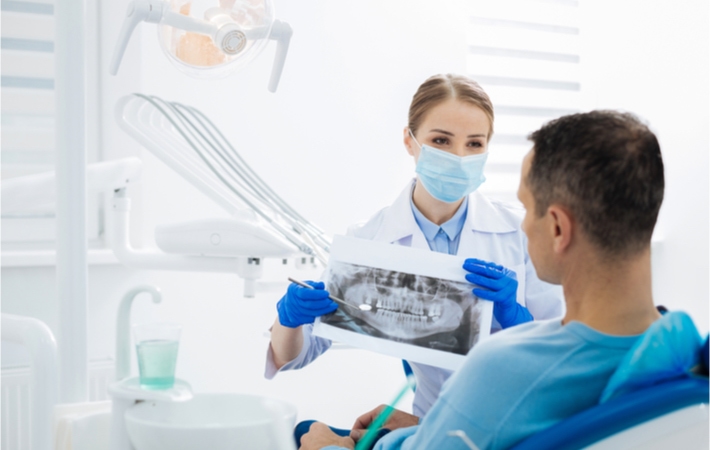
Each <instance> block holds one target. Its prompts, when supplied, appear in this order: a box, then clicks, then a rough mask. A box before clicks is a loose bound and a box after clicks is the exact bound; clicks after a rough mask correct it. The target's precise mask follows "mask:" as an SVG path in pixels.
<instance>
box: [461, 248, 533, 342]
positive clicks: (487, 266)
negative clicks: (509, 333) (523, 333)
mask: <svg viewBox="0 0 710 450" xmlns="http://www.w3.org/2000/svg"><path fill="white" fill-rule="evenodd" d="M463 268H464V269H465V270H467V271H469V272H470V273H468V274H466V280H467V281H468V282H470V283H473V284H476V285H478V286H481V287H482V288H485V289H480V288H474V289H473V295H475V296H477V297H480V298H482V299H484V300H490V301H492V302H494V304H493V315H494V316H495V318H496V320H497V321H498V323H500V326H501V327H503V328H504V329H505V328H509V327H512V326H513V325H518V324H521V323H525V322H530V321H532V320H533V316H532V314H530V311H528V309H527V308H526V307H524V306H522V305H521V304H519V303H518V301H517V292H518V279H517V277H516V275H515V272H513V271H512V270H510V269H507V268H505V267H503V266H499V265H498V264H493V263H491V262H487V261H482V260H480V259H475V258H469V259H467V260H466V261H464V264H463Z"/></svg>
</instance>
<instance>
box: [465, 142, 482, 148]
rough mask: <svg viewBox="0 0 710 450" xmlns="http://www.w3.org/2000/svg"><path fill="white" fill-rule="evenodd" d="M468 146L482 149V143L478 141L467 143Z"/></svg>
mask: <svg viewBox="0 0 710 450" xmlns="http://www.w3.org/2000/svg"><path fill="white" fill-rule="evenodd" d="M468 146H469V147H474V148H482V147H483V143H482V142H479V141H472V142H469V143H468Z"/></svg>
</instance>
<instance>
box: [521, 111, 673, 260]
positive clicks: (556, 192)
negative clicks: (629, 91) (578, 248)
mask: <svg viewBox="0 0 710 450" xmlns="http://www.w3.org/2000/svg"><path fill="white" fill-rule="evenodd" d="M529 139H530V140H532V141H533V143H534V154H533V157H532V163H531V166H530V171H529V173H528V176H527V180H526V182H527V183H528V187H529V189H530V191H531V192H532V195H533V197H534V199H535V211H536V214H537V215H538V217H540V216H542V215H544V214H545V212H546V211H547V208H548V207H549V206H550V205H551V204H553V203H558V204H561V205H563V206H565V207H567V208H569V210H570V211H571V213H572V214H573V215H574V217H575V219H576V220H577V221H578V223H579V224H580V226H581V228H582V230H583V231H584V232H585V233H586V234H587V236H588V237H589V239H590V240H591V241H592V242H593V243H594V244H595V245H597V246H598V247H599V248H600V250H602V252H603V253H604V254H606V255H607V256H611V257H615V256H626V255H631V254H635V253H637V252H639V251H641V250H643V249H644V248H646V247H647V246H648V245H649V243H650V241H651V235H652V234H653V227H654V226H655V224H656V219H657V218H658V210H659V209H660V207H661V202H662V201H663V188H664V179H663V159H662V158H661V149H660V146H659V145H658V140H657V139H656V136H655V135H654V134H653V133H652V132H651V130H649V129H648V127H647V126H646V125H644V124H643V123H642V122H641V121H640V120H639V119H638V118H637V117H636V116H634V115H633V114H629V113H621V112H617V111H591V112H588V113H581V114H572V115H568V116H564V117H560V118H559V119H555V120H553V121H551V122H548V123H547V124H545V125H543V127H542V128H540V129H539V130H537V131H535V132H533V133H532V134H531V135H530V136H529Z"/></svg>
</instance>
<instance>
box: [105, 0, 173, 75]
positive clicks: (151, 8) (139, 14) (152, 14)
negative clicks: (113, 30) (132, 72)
mask: <svg viewBox="0 0 710 450" xmlns="http://www.w3.org/2000/svg"><path fill="white" fill-rule="evenodd" d="M164 6H165V3H163V2H162V1H149V0H135V1H133V2H131V3H130V4H129V5H128V9H127V10H126V19H125V20H124V21H123V26H122V27H121V33H120V34H119V35H118V41H117V42H116V48H115V49H114V51H113V57H112V58H111V66H110V68H109V72H110V73H111V75H116V74H117V73H118V67H119V66H120V65H121V60H122V59H123V54H124V53H125V52H126V47H127V46H128V41H129V40H130V39H131V35H132V34H133V30H135V28H136V26H137V25H138V24H139V23H141V22H150V23H160V21H161V20H162V18H163V7H164Z"/></svg>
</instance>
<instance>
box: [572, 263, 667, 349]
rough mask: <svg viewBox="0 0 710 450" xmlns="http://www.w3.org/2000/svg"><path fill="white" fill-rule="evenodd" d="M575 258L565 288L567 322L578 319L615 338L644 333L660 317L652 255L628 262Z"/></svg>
mask: <svg viewBox="0 0 710 450" xmlns="http://www.w3.org/2000/svg"><path fill="white" fill-rule="evenodd" d="M586 256H587V257H584V258H575V260H574V261H573V262H572V264H569V266H568V270H567V271H566V273H565V278H564V279H563V282H562V286H563V289H564V294H565V302H566V304H567V313H566V314H565V317H564V319H563V323H565V324H566V323H568V322H569V321H572V320H575V321H579V322H582V323H584V324H586V325H588V326H590V327H592V328H594V329H595V330H597V331H600V332H602V333H607V334H613V335H634V334H640V333H643V332H644V331H645V330H646V328H648V326H649V325H651V323H652V322H653V321H655V320H656V319H658V318H659V317H660V315H659V313H658V311H657V310H656V308H655V306H654V304H653V296H652V292H651V252H650V249H646V250H645V251H644V252H643V253H641V254H638V255H635V256H633V257H630V258H626V259H624V260H614V261H608V260H606V261H605V260H602V259H598V258H595V257H589V253H587V254H586Z"/></svg>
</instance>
